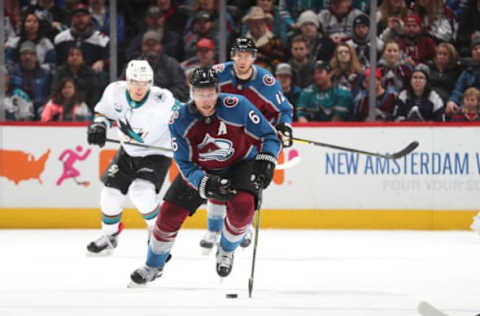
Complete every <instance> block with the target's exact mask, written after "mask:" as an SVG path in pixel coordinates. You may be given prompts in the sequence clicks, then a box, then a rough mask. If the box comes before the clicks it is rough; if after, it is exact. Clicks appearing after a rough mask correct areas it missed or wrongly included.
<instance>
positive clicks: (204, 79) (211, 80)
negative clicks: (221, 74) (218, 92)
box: [190, 67, 218, 88]
mask: <svg viewBox="0 0 480 316" xmlns="http://www.w3.org/2000/svg"><path fill="white" fill-rule="evenodd" d="M190 84H191V85H192V87H194V88H209V87H217V85H218V77H217V74H216V73H215V71H213V69H212V68H209V67H198V68H195V70H194V71H193V74H192V79H191V81H190Z"/></svg>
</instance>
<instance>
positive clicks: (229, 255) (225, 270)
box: [217, 245, 233, 278]
mask: <svg viewBox="0 0 480 316" xmlns="http://www.w3.org/2000/svg"><path fill="white" fill-rule="evenodd" d="M232 266H233V251H232V252H226V251H225V250H223V249H222V247H221V246H220V245H219V246H218V249H217V274H218V275H219V276H220V277H222V278H224V277H226V276H228V275H229V274H230V272H232Z"/></svg>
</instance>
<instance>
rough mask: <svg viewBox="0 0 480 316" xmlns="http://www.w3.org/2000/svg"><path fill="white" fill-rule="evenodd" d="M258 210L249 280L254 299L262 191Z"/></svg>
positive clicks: (249, 290) (250, 291) (249, 293)
mask: <svg viewBox="0 0 480 316" xmlns="http://www.w3.org/2000/svg"><path fill="white" fill-rule="evenodd" d="M257 204H258V205H257V210H256V213H257V214H256V219H255V221H256V223H255V237H254V239H253V256H252V270H251V271H250V278H249V279H248V297H249V298H252V292H253V280H254V279H253V278H254V275H255V262H256V258H257V245H258V233H259V231H260V207H261V205H262V191H261V190H260V192H259V194H258V203H257Z"/></svg>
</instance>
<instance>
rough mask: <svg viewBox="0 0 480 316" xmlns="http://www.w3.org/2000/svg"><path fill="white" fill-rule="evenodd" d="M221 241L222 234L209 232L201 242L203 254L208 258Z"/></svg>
mask: <svg viewBox="0 0 480 316" xmlns="http://www.w3.org/2000/svg"><path fill="white" fill-rule="evenodd" d="M219 239H220V232H212V231H207V232H206V233H205V235H204V236H203V238H202V240H200V247H201V248H202V254H203V255H204V256H208V255H209V254H210V253H211V252H212V249H213V246H215V245H216V244H217V243H218V240H219Z"/></svg>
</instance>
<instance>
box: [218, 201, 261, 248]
mask: <svg viewBox="0 0 480 316" xmlns="http://www.w3.org/2000/svg"><path fill="white" fill-rule="evenodd" d="M254 211H255V209H254V197H253V195H252V194H250V193H247V192H239V193H237V195H236V196H235V197H234V198H233V199H232V200H231V201H229V202H228V203H227V216H226V217H225V221H224V227H223V230H222V237H221V238H220V246H221V247H222V249H223V250H225V251H226V252H231V251H234V250H235V249H236V248H237V247H238V246H239V245H240V243H241V242H242V240H243V237H244V235H245V232H246V231H247V228H248V225H250V223H251V222H252V218H253V213H254Z"/></svg>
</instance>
